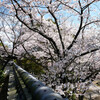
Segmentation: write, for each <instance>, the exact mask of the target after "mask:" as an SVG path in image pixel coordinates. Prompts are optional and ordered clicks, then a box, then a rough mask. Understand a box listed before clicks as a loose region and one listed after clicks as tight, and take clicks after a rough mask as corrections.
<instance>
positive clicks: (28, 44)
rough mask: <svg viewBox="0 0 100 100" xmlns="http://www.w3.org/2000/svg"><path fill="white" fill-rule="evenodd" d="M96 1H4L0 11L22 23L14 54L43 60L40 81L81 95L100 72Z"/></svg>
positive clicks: (97, 0)
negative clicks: (44, 69) (46, 66)
mask: <svg viewBox="0 0 100 100" xmlns="http://www.w3.org/2000/svg"><path fill="white" fill-rule="evenodd" d="M99 4H100V2H99V0H29V1H28V0H19V1H17V0H4V1H2V2H1V5H0V6H1V7H2V6H3V7H4V8H5V9H7V11H8V13H7V12H2V11H1V13H3V14H5V15H10V16H13V17H16V19H17V20H19V22H20V23H21V24H22V27H21V34H22V35H21V36H20V38H19V39H18V43H19V45H17V47H16V50H15V51H16V52H17V54H18V52H20V53H23V51H25V52H26V53H27V54H28V55H32V54H33V55H35V56H36V57H37V58H42V60H41V61H42V62H43V61H45V60H47V61H46V63H47V62H48V68H47V69H46V72H47V73H46V75H43V77H42V78H43V79H42V80H44V81H45V82H46V84H49V85H51V86H52V87H53V88H54V89H55V90H57V88H60V89H62V90H63V91H64V95H65V94H66V95H67V94H68V95H69V94H70V93H71V95H73V93H76V94H78V93H79V94H84V93H85V91H86V90H87V87H88V85H89V84H90V83H91V82H92V81H93V80H94V79H95V78H96V76H97V74H98V73H99V72H100V68H99V57H100V55H98V54H99V49H100V44H99V41H100V40H99V34H100V33H99V28H98V27H99V25H100V24H99V23H100V17H99V14H100V11H99V9H100V7H99ZM17 30H18V29H17ZM16 34H17V33H16ZM22 41H23V42H22ZM14 43H16V42H14ZM44 64H45V63H44ZM51 64H52V66H51ZM66 91H67V92H66Z"/></svg>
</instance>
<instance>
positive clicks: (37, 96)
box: [14, 63, 64, 100]
mask: <svg viewBox="0 0 100 100" xmlns="http://www.w3.org/2000/svg"><path fill="white" fill-rule="evenodd" d="M14 67H15V69H16V71H17V72H18V73H19V75H20V77H21V78H22V80H23V81H24V83H25V85H26V86H27V88H28V90H29V91H30V93H31V95H32V100H33V99H34V100H64V99H63V98H62V97H61V96H60V94H57V93H55V92H54V91H53V90H52V89H51V88H49V87H47V86H45V85H44V84H43V83H42V82H41V81H39V80H38V79H36V78H35V77H33V76H32V75H31V74H30V73H28V72H27V71H25V70H24V69H22V68H21V67H20V66H18V65H17V64H15V63H14Z"/></svg>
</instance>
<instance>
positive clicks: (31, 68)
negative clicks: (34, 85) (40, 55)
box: [20, 57, 45, 75]
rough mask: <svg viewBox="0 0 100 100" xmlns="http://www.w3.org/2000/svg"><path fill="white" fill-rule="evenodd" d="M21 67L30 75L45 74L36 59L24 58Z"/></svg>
mask: <svg viewBox="0 0 100 100" xmlns="http://www.w3.org/2000/svg"><path fill="white" fill-rule="evenodd" d="M20 62H21V63H20V66H22V67H23V68H24V69H25V70H27V71H28V72H30V73H34V74H35V75H39V74H43V73H45V71H44V69H43V66H42V65H40V64H39V63H38V61H37V62H36V61H35V62H34V57H32V58H31V59H30V58H23V59H21V60H20Z"/></svg>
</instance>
